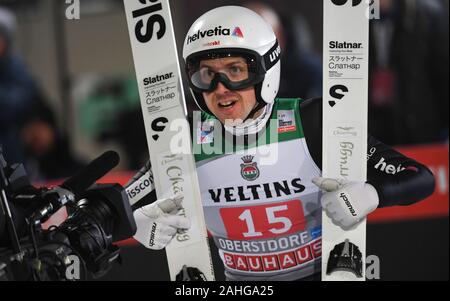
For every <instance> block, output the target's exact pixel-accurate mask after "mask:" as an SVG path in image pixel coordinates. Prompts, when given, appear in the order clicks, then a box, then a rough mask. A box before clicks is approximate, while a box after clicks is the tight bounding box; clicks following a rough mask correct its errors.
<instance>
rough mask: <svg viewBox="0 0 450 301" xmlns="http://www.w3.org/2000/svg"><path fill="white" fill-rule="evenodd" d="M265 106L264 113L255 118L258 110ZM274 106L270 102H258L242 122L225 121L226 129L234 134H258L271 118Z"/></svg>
mask: <svg viewBox="0 0 450 301" xmlns="http://www.w3.org/2000/svg"><path fill="white" fill-rule="evenodd" d="M262 108H264V111H263V112H262V114H261V115H260V116H258V117H256V118H255V119H252V117H253V116H254V115H255V113H256V112H257V111H259V110H260V109H262ZM272 108H273V103H269V104H261V103H258V104H257V105H256V106H255V108H253V109H252V110H251V111H250V114H249V115H248V116H247V118H246V119H245V120H244V121H243V122H242V123H240V124H238V125H234V124H230V123H227V122H226V121H225V125H224V127H225V130H226V131H227V132H229V133H231V134H233V135H234V136H243V135H252V134H256V133H258V132H259V131H261V130H262V129H263V128H264V127H265V126H266V123H267V121H268V120H269V118H270V115H271V114H272Z"/></svg>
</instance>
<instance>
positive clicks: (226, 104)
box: [219, 100, 236, 108]
mask: <svg viewBox="0 0 450 301" xmlns="http://www.w3.org/2000/svg"><path fill="white" fill-rule="evenodd" d="M235 103H236V100H226V101H219V107H220V108H231V107H232V106H233V105H234V104H235Z"/></svg>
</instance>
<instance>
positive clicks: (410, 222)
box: [0, 0, 449, 280]
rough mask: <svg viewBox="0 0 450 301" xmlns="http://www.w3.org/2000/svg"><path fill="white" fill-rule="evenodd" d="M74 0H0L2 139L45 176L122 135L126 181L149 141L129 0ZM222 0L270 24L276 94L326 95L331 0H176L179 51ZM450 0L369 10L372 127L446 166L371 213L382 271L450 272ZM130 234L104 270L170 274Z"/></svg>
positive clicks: (439, 275)
mask: <svg viewBox="0 0 450 301" xmlns="http://www.w3.org/2000/svg"><path fill="white" fill-rule="evenodd" d="M67 2H70V3H73V2H74V1H67ZM75 2H76V1H75ZM70 3H67V4H66V1H62V0H58V1H57V0H0V144H2V145H3V148H4V151H5V154H6V157H7V159H8V161H9V162H24V163H25V166H26V169H27V171H28V173H29V174H30V176H31V178H32V180H33V181H35V182H39V183H45V182H49V181H54V180H58V179H61V178H64V177H67V176H70V175H72V174H73V173H74V172H75V171H76V170H77V169H79V168H80V167H82V166H83V165H84V164H86V163H87V162H89V160H91V159H93V158H95V157H96V156H98V155H99V154H100V153H102V152H103V151H105V150H109V149H113V150H115V151H117V152H119V153H120V156H121V159H122V160H121V164H120V166H119V167H118V168H117V169H116V173H113V174H112V175H111V176H110V177H109V178H108V179H107V180H110V181H121V182H122V183H125V182H126V181H127V179H128V177H129V175H131V174H132V173H133V172H134V171H135V170H136V169H138V168H139V167H140V166H142V165H143V163H145V161H146V160H147V146H146V138H145V132H144V126H143V121H142V113H141V111H140V103H139V97H138V91H137V84H136V80H135V76H134V68H133V60H132V54H131V48H130V43H129V37H128V31H127V25H126V19H125V14H124V9H123V3H122V0H80V1H79V3H80V18H79V19H67V18H66V10H67V9H68V8H69V6H70V5H71V4H70ZM222 5H244V6H248V7H250V8H251V9H254V10H255V11H257V12H258V13H260V14H261V15H262V16H263V17H264V18H265V19H266V20H267V21H268V22H269V23H270V24H271V25H272V26H273V28H274V30H275V32H276V34H277V37H278V40H279V41H280V44H281V46H282V49H283V50H282V51H283V53H282V55H283V56H282V83H281V87H280V94H279V96H281V97H301V98H310V97H317V96H321V91H322V57H321V56H322V21H323V20H322V1H311V0H283V1H275V0H272V1H269V0H267V1H258V2H255V1H251V2H247V1H237V0H235V1H225V0H219V1H206V0H195V1H186V0H172V1H171V6H172V16H173V20H174V26H175V34H176V38H177V43H178V48H179V49H178V50H179V56H180V58H181V57H182V56H181V48H182V47H181V46H182V45H183V40H184V35H185V33H186V32H187V30H188V28H189V26H190V24H191V23H192V22H193V21H194V20H195V19H196V18H197V17H199V16H200V15H201V14H203V13H204V12H206V11H208V10H210V9H212V8H214V7H217V6H222ZM448 11H449V7H448V1H445V0H380V14H381V19H379V20H372V21H371V23H370V24H371V25H370V39H371V49H370V78H369V80H370V93H369V119H370V120H369V130H370V133H371V134H372V135H373V136H375V137H377V138H378V139H380V140H381V141H383V142H385V143H387V144H389V145H392V146H395V147H396V148H398V149H399V150H401V151H402V152H404V153H405V154H406V155H408V156H411V157H413V158H415V159H417V160H419V161H421V162H423V163H425V164H427V165H428V166H429V167H430V168H431V169H432V170H433V172H434V173H435V175H436V178H437V186H436V192H435V194H434V195H433V196H432V197H430V198H429V199H427V200H425V201H423V202H421V203H419V204H417V205H414V206H411V207H408V208H388V209H382V210H378V211H377V212H376V213H374V214H373V215H372V216H371V217H370V219H369V226H368V234H367V235H368V237H369V239H368V242H367V249H368V253H367V254H375V255H378V256H379V257H380V260H381V279H382V280H448V256H449V247H448V102H449V86H448V82H449V49H448V47H449V46H448V45H449V32H448V28H449V24H448V22H449V17H448V16H449V15H448ZM185 86H186V84H185ZM189 95H190V94H189V93H186V96H187V98H188V106H189V107H190V109H193V108H194V106H193V103H192V100H191V99H190V96H189ZM124 245H126V247H125V250H124V252H123V257H124V265H123V266H122V267H115V268H114V270H113V271H112V272H111V273H110V274H108V275H107V276H105V277H104V279H110V280H147V279H148V280H158V279H159V280H161V279H167V275H168V274H167V270H166V265H165V257H164V254H163V252H154V251H148V250H145V249H143V248H141V247H139V246H136V245H135V244H133V242H126V243H124ZM215 263H216V267H217V269H218V274H221V266H220V263H219V262H218V261H217V258H215ZM152 271H153V272H152ZM157 271H158V272H157ZM161 273H162V274H161ZM218 278H219V279H221V277H220V276H219V277H218Z"/></svg>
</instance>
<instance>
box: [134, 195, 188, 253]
mask: <svg viewBox="0 0 450 301" xmlns="http://www.w3.org/2000/svg"><path fill="white" fill-rule="evenodd" d="M182 200H183V197H182V196H180V195H178V196H175V197H173V198H168V199H161V200H157V201H156V202H154V203H152V204H150V205H147V206H144V207H141V208H138V209H136V211H134V213H133V215H134V219H135V220H136V225H137V231H136V234H135V235H134V238H135V239H136V240H137V241H139V242H140V243H141V244H143V245H144V246H145V247H146V248H149V249H153V250H161V249H164V248H165V247H166V246H167V245H168V244H169V242H170V241H171V240H172V239H173V237H174V236H175V234H176V233H177V231H178V229H189V228H190V226H191V223H190V221H189V219H188V218H186V217H185V216H182V215H177V214H178V213H179V211H180V209H182V207H181V201H182Z"/></svg>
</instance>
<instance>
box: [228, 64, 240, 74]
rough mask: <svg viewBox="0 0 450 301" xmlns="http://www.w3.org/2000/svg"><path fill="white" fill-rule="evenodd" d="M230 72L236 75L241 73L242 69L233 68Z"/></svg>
mask: <svg viewBox="0 0 450 301" xmlns="http://www.w3.org/2000/svg"><path fill="white" fill-rule="evenodd" d="M230 71H231V73H234V74H238V73H240V72H241V71H242V69H241V68H240V67H237V66H233V67H231V68H230Z"/></svg>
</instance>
